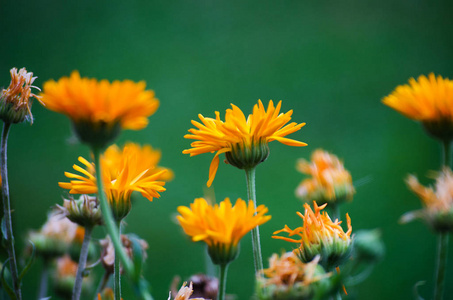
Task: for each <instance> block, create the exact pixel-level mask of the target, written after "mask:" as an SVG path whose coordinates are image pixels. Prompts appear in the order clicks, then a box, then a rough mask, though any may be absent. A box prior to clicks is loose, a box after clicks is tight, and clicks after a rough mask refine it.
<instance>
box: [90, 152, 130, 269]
mask: <svg viewBox="0 0 453 300" xmlns="http://www.w3.org/2000/svg"><path fill="white" fill-rule="evenodd" d="M93 155H94V165H95V168H96V169H95V173H96V184H97V187H98V196H99V201H100V203H101V211H102V215H103V217H104V224H105V227H106V228H107V232H108V234H109V236H110V238H111V239H112V243H113V246H114V247H115V257H116V253H118V256H119V259H120V260H121V262H122V263H123V267H124V268H125V270H126V272H127V273H129V274H133V272H134V266H133V265H132V262H131V260H130V259H129V258H128V257H127V255H126V252H125V251H124V249H123V246H122V244H121V241H120V235H119V232H118V229H117V226H116V225H115V222H114V220H113V215H112V211H111V209H110V207H109V204H108V202H107V198H106V196H105V192H104V184H103V182H102V173H101V162H100V149H99V148H94V149H93Z"/></svg>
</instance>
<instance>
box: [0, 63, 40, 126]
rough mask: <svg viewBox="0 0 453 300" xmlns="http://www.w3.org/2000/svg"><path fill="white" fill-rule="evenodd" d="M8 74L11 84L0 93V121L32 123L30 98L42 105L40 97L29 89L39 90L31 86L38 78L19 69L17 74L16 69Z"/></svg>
mask: <svg viewBox="0 0 453 300" xmlns="http://www.w3.org/2000/svg"><path fill="white" fill-rule="evenodd" d="M10 73H11V83H10V84H9V86H8V88H7V89H2V91H1V92H0V119H2V120H3V121H4V122H5V123H21V122H23V121H25V120H27V119H28V120H29V121H30V123H33V115H32V114H31V104H32V100H31V98H32V97H33V98H35V99H37V100H38V101H39V102H41V103H42V101H41V97H40V96H37V95H35V94H34V93H32V92H31V88H35V89H37V90H40V89H39V88H38V87H36V86H33V85H32V84H33V81H35V79H36V78H38V77H33V73H32V72H27V70H26V69H25V68H22V69H20V70H19V72H17V69H16V68H12V69H11V70H10Z"/></svg>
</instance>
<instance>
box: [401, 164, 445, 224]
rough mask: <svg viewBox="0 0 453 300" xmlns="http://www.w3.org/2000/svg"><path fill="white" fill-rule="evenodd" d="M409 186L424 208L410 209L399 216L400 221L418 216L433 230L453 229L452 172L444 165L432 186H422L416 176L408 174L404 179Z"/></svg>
mask: <svg viewBox="0 0 453 300" xmlns="http://www.w3.org/2000/svg"><path fill="white" fill-rule="evenodd" d="M406 183H407V185H408V186H409V188H410V189H411V190H412V191H413V192H414V193H415V194H416V195H417V196H418V197H419V198H420V199H421V200H422V203H423V205H424V208H423V209H421V210H417V211H411V212H408V213H406V214H404V215H403V216H402V217H401V220H400V221H401V222H402V223H408V222H410V221H412V220H414V219H417V218H420V219H422V220H424V221H425V222H426V223H427V224H428V225H430V226H431V227H432V228H433V229H434V230H435V231H439V232H446V231H452V230H453V173H452V171H451V170H450V169H449V168H447V167H445V168H444V169H443V170H442V172H440V173H439V174H438V176H437V178H436V184H435V186H434V188H432V187H424V186H422V185H421V184H420V183H419V182H418V179H417V177H415V176H413V175H409V176H408V177H407V179H406Z"/></svg>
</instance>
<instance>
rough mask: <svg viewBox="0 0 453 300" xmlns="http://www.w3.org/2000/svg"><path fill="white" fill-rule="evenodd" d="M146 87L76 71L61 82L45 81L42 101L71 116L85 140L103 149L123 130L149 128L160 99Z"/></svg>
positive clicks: (47, 105) (78, 132) (77, 131)
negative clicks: (88, 75)
mask: <svg viewBox="0 0 453 300" xmlns="http://www.w3.org/2000/svg"><path fill="white" fill-rule="evenodd" d="M145 86H146V84H145V82H144V81H141V82H139V83H135V82H133V81H131V80H124V81H113V82H112V83H110V82H108V81H107V80H101V81H97V80H96V79H89V78H81V77H80V75H79V73H78V72H77V71H74V72H72V74H71V76H70V77H62V78H60V80H58V82H55V81H54V80H49V81H47V82H45V83H44V89H43V93H42V102H43V103H44V104H45V106H46V107H47V108H48V109H50V110H53V111H56V112H59V113H62V114H65V115H66V116H68V117H69V118H70V119H71V120H72V122H73V124H74V128H75V131H76V133H77V135H78V136H79V138H80V140H81V141H83V142H85V143H88V144H90V145H92V146H94V147H100V148H103V147H105V146H107V145H108V144H109V143H111V142H112V141H113V140H114V138H116V136H117V135H118V133H119V132H120V130H121V129H133V130H138V129H142V128H144V127H146V125H147V124H148V119H147V118H148V117H149V116H150V115H152V114H153V113H154V112H155V111H156V110H157V108H158V107H159V101H158V100H157V99H156V98H154V92H153V91H149V90H148V91H147V90H145Z"/></svg>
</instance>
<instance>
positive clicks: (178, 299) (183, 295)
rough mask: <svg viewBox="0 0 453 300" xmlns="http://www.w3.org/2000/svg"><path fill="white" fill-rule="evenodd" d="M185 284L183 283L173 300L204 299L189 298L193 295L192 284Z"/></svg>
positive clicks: (202, 299)
mask: <svg viewBox="0 0 453 300" xmlns="http://www.w3.org/2000/svg"><path fill="white" fill-rule="evenodd" d="M186 285H187V282H184V283H183V284H182V286H181V288H180V289H179V291H178V293H177V294H176V296H175V298H173V299H174V300H188V299H193V300H205V299H204V298H190V296H191V295H192V293H193V288H192V282H190V284H189V286H186ZM168 300H171V293H170V296H168Z"/></svg>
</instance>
